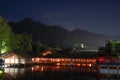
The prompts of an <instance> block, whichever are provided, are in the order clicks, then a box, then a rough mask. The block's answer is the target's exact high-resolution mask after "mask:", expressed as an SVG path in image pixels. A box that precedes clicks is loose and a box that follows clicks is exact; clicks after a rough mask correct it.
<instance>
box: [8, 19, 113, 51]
mask: <svg viewBox="0 0 120 80" xmlns="http://www.w3.org/2000/svg"><path fill="white" fill-rule="evenodd" d="M9 24H10V26H11V27H12V30H13V31H14V32H15V33H18V34H20V33H27V34H30V35H31V36H32V38H33V40H35V41H36V40H38V39H39V41H40V42H42V43H44V44H47V45H48V46H50V47H62V48H74V47H75V48H80V44H81V43H83V44H84V45H85V48H86V49H97V48H98V47H100V46H103V45H104V44H105V42H106V40H108V39H112V38H111V37H109V36H106V35H102V34H97V33H93V32H89V31H86V30H81V29H75V30H73V31H68V30H66V29H65V28H63V27H60V26H49V25H45V24H43V23H40V22H37V21H33V20H31V19H29V18H25V19H23V20H21V21H19V22H9Z"/></svg>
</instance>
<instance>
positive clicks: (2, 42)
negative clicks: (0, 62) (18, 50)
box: [0, 16, 13, 53]
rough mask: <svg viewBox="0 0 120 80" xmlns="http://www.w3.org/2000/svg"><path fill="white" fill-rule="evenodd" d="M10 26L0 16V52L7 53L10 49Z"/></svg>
mask: <svg viewBox="0 0 120 80" xmlns="http://www.w3.org/2000/svg"><path fill="white" fill-rule="evenodd" d="M12 33H13V32H12V30H11V27H10V26H9V25H8V23H7V21H6V20H5V19H4V18H2V17H1V16H0V53H7V52H9V51H11V49H10V47H9V46H10V44H12V43H10V39H11V34H12Z"/></svg>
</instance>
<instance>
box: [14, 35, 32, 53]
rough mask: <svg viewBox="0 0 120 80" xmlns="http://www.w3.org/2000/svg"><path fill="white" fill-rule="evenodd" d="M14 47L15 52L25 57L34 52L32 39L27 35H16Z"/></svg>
mask: <svg viewBox="0 0 120 80" xmlns="http://www.w3.org/2000/svg"><path fill="white" fill-rule="evenodd" d="M12 46H14V47H12V49H13V51H14V52H17V53H20V54H22V55H24V54H26V53H28V52H30V51H32V39H31V37H30V36H28V35H27V34H15V37H14V44H13V45H12Z"/></svg>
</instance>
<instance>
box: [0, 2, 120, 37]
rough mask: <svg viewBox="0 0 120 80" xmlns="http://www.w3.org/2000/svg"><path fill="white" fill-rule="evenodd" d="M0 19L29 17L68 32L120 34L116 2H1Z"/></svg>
mask: <svg viewBox="0 0 120 80" xmlns="http://www.w3.org/2000/svg"><path fill="white" fill-rule="evenodd" d="M0 15H1V16H3V17H5V18H7V19H8V20H14V21H18V20H21V19H23V18H24V17H30V18H32V19H34V20H36V21H39V22H43V23H45V24H49V25H60V26H63V27H65V28H67V29H69V30H73V29H75V28H80V29H85V30H89V31H92V32H96V33H102V34H106V35H116V34H120V0H2V1H1V2H0Z"/></svg>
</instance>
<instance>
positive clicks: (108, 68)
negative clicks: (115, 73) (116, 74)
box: [107, 65, 110, 77]
mask: <svg viewBox="0 0 120 80" xmlns="http://www.w3.org/2000/svg"><path fill="white" fill-rule="evenodd" d="M107 70H108V74H107V76H108V77H110V66H109V65H108V66H107Z"/></svg>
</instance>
